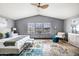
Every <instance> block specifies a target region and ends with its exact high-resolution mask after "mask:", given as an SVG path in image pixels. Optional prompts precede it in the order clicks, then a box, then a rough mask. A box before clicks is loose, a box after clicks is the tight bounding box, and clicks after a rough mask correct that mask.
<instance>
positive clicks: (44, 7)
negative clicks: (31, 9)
mask: <svg viewBox="0 0 79 59" xmlns="http://www.w3.org/2000/svg"><path fill="white" fill-rule="evenodd" d="M47 7H48V5H43V6H40V8H43V9H46V8H47Z"/></svg>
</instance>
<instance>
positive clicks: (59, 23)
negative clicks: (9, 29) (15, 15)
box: [15, 15, 64, 34]
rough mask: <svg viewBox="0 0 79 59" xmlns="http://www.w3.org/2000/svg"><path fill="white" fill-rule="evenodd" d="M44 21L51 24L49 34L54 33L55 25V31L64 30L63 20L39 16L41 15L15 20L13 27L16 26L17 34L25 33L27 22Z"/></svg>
mask: <svg viewBox="0 0 79 59" xmlns="http://www.w3.org/2000/svg"><path fill="white" fill-rule="evenodd" d="M45 22H49V23H51V25H52V29H51V34H53V33H54V27H55V26H56V27H57V32H58V31H64V27H63V26H64V21H63V20H59V19H55V18H51V17H46V16H41V15H37V16H32V17H28V18H24V19H20V20H16V21H15V27H16V28H17V31H18V33H19V34H27V23H45Z"/></svg>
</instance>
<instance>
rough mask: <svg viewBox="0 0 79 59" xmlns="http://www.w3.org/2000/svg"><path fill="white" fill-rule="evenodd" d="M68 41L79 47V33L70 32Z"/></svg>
mask: <svg viewBox="0 0 79 59" xmlns="http://www.w3.org/2000/svg"><path fill="white" fill-rule="evenodd" d="M68 42H69V43H70V44H72V45H74V46H76V47H78V48H79V34H76V33H68Z"/></svg>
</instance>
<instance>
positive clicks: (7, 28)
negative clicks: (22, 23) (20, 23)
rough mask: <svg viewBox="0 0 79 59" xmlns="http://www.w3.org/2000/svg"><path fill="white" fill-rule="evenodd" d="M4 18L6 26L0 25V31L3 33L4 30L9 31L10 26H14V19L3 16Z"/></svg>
mask: <svg viewBox="0 0 79 59" xmlns="http://www.w3.org/2000/svg"><path fill="white" fill-rule="evenodd" d="M2 18H5V17H2ZM5 20H6V21H7V24H8V25H7V27H1V28H0V32H2V33H5V32H10V31H11V27H14V21H13V20H12V19H8V18H5Z"/></svg>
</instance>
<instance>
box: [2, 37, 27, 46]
mask: <svg viewBox="0 0 79 59" xmlns="http://www.w3.org/2000/svg"><path fill="white" fill-rule="evenodd" d="M24 37H25V36H20V37H17V38H14V39H11V40H8V41H5V42H4V43H3V44H4V46H15V43H16V42H17V41H19V40H21V39H22V38H24Z"/></svg>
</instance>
